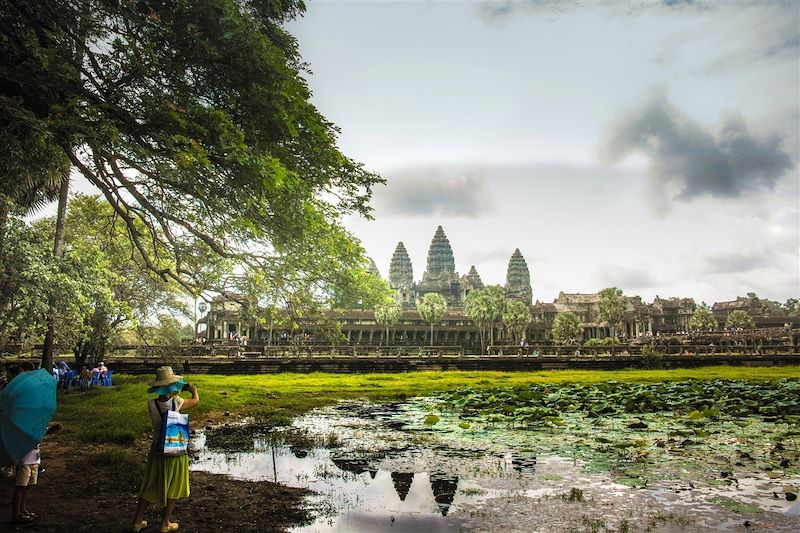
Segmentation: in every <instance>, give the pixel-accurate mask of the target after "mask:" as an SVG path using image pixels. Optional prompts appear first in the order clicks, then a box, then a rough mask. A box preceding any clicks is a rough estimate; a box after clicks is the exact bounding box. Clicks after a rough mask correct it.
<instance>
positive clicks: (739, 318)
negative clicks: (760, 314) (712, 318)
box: [725, 309, 756, 329]
mask: <svg viewBox="0 0 800 533" xmlns="http://www.w3.org/2000/svg"><path fill="white" fill-rule="evenodd" d="M725 327H726V328H729V329H730V328H733V329H753V328H754V327H756V325H755V323H754V322H753V317H752V316H750V313H748V312H747V311H742V310H741V309H736V310H735V311H731V312H730V314H729V315H728V318H727V319H726V320H725Z"/></svg>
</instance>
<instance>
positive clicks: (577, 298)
mask: <svg viewBox="0 0 800 533" xmlns="http://www.w3.org/2000/svg"><path fill="white" fill-rule="evenodd" d="M596 302H597V293H589V294H585V293H580V292H564V291H561V292H559V293H558V298H557V299H556V303H561V304H567V303H573V304H591V303H596Z"/></svg>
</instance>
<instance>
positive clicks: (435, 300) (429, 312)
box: [417, 292, 447, 346]
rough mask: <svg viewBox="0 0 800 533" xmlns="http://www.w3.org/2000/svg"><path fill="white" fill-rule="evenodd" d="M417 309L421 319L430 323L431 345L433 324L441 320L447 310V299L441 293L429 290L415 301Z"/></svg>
mask: <svg viewBox="0 0 800 533" xmlns="http://www.w3.org/2000/svg"><path fill="white" fill-rule="evenodd" d="M417 311H419V315H420V316H421V317H422V319H423V320H424V321H425V322H428V323H430V325H431V346H433V325H434V324H436V323H437V322H441V320H442V317H443V316H444V313H445V311H447V301H446V300H445V299H444V296H442V295H441V294H438V293H435V292H429V293H427V294H426V295H425V296H423V297H422V301H420V302H418V303H417Z"/></svg>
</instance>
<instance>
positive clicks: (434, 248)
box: [416, 226, 462, 306]
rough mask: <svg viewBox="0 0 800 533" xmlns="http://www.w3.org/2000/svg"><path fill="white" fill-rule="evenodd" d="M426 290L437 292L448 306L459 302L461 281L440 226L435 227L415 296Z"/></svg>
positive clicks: (419, 295)
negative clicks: (425, 265)
mask: <svg viewBox="0 0 800 533" xmlns="http://www.w3.org/2000/svg"><path fill="white" fill-rule="evenodd" d="M428 292H438V293H439V294H441V295H442V296H444V299H445V300H447V304H448V305H450V306H454V305H458V304H460V303H461V299H462V298H461V283H460V280H459V276H458V272H456V262H455V259H454V258H453V249H452V248H451V247H450V241H449V240H447V235H445V234H444V230H443V229H442V227H441V226H439V227H438V228H436V233H435V234H434V235H433V240H432V241H431V246H430V248H428V263H427V268H426V269H425V272H424V273H423V274H422V281H420V282H419V283H417V285H416V297H417V298H418V299H420V298H422V297H423V296H424V295H425V294H426V293H428Z"/></svg>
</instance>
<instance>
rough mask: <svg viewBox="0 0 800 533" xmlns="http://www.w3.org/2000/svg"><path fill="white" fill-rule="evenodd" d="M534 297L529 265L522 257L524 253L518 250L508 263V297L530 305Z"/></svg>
mask: <svg viewBox="0 0 800 533" xmlns="http://www.w3.org/2000/svg"><path fill="white" fill-rule="evenodd" d="M532 296H533V290H532V289H531V274H530V272H529V271H528V263H526V262H525V258H524V257H522V253H520V251H519V248H517V249H516V250H514V253H513V254H512V255H511V260H509V262H508V270H507V271H506V297H507V298H514V299H516V300H521V301H523V302H525V303H526V304H528V305H530V304H531V299H532Z"/></svg>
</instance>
